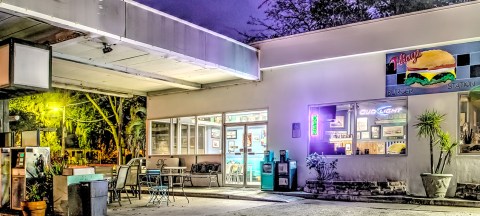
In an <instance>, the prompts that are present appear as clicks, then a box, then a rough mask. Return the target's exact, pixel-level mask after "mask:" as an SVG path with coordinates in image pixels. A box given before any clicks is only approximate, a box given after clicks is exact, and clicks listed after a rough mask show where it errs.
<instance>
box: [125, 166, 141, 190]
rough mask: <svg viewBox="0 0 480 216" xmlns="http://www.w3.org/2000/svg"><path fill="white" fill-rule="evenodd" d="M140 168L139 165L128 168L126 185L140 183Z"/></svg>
mask: <svg viewBox="0 0 480 216" xmlns="http://www.w3.org/2000/svg"><path fill="white" fill-rule="evenodd" d="M139 170H140V166H139V165H132V166H130V169H129V170H128V175H127V181H126V183H125V185H126V186H136V185H137V184H138V174H139Z"/></svg>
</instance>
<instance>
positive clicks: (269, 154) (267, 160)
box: [260, 151, 276, 191]
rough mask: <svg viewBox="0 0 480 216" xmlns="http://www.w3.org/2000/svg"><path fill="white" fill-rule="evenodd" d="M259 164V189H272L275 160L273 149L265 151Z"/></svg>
mask: <svg viewBox="0 0 480 216" xmlns="http://www.w3.org/2000/svg"><path fill="white" fill-rule="evenodd" d="M260 165H261V169H262V170H261V171H262V176H261V179H260V181H261V184H260V189H261V190H263V191H273V190H274V186H275V176H276V175H275V161H274V153H273V151H265V153H264V158H263V161H261V162H260Z"/></svg>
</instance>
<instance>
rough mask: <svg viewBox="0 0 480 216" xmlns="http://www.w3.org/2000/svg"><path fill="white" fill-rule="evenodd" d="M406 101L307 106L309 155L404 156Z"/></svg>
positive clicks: (405, 146) (405, 148)
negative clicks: (308, 113) (314, 153)
mask: <svg viewBox="0 0 480 216" xmlns="http://www.w3.org/2000/svg"><path fill="white" fill-rule="evenodd" d="M406 125H407V104H406V100H389V101H378V100H377V101H367V102H358V103H348V104H337V105H328V106H310V125H309V126H310V136H309V138H310V139H309V152H310V153H313V152H317V153H318V154H324V155H370V154H377V155H378V154H379V155H384V154H406V150H407V145H406Z"/></svg>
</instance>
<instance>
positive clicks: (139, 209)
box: [108, 196, 480, 216]
mask: <svg viewBox="0 0 480 216" xmlns="http://www.w3.org/2000/svg"><path fill="white" fill-rule="evenodd" d="M176 198H177V199H176V202H173V203H170V205H169V206H168V207H167V206H166V204H165V203H163V204H162V205H161V206H148V207H145V204H146V202H147V199H146V196H145V197H144V198H143V199H142V200H138V199H133V200H132V202H133V204H128V201H126V200H123V201H122V204H123V206H122V207H119V205H118V204H115V203H114V204H110V205H109V210H108V215H115V216H124V215H125V216H127V215H128V216H135V215H141V216H147V215H172V216H173V215H218V216H219V215H232V216H240V215H241V216H249V215H252V216H253V215H255V216H256V215H265V216H267V215H271V216H279V215H302V216H303V215H312V216H313V215H328V216H329V215H331V216H336V215H348V216H357V215H367V216H375V215H392V216H394V215H395V216H397V215H399V216H409V215H412V216H414V215H415V216H424V215H425V216H430V215H432V216H437V215H439V216H444V215H445V216H450V215H451V216H464V215H479V216H480V208H462V207H444V206H419V205H405V204H385V203H356V202H333V201H321V200H299V201H294V202H290V203H274V202H261V201H246V200H233V199H213V198H197V197H191V198H190V203H187V201H186V199H185V198H183V197H176Z"/></svg>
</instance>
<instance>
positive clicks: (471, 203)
mask: <svg viewBox="0 0 480 216" xmlns="http://www.w3.org/2000/svg"><path fill="white" fill-rule="evenodd" d="M271 193H274V194H279V195H284V196H294V197H301V198H305V199H320V200H332V201H349V202H377V203H399V204H414V205H436V206H458V207H475V208H479V207H480V201H475V200H464V199H454V198H437V199H433V198H426V197H412V196H353V195H336V194H325V195H324V194H312V193H305V192H271Z"/></svg>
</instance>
